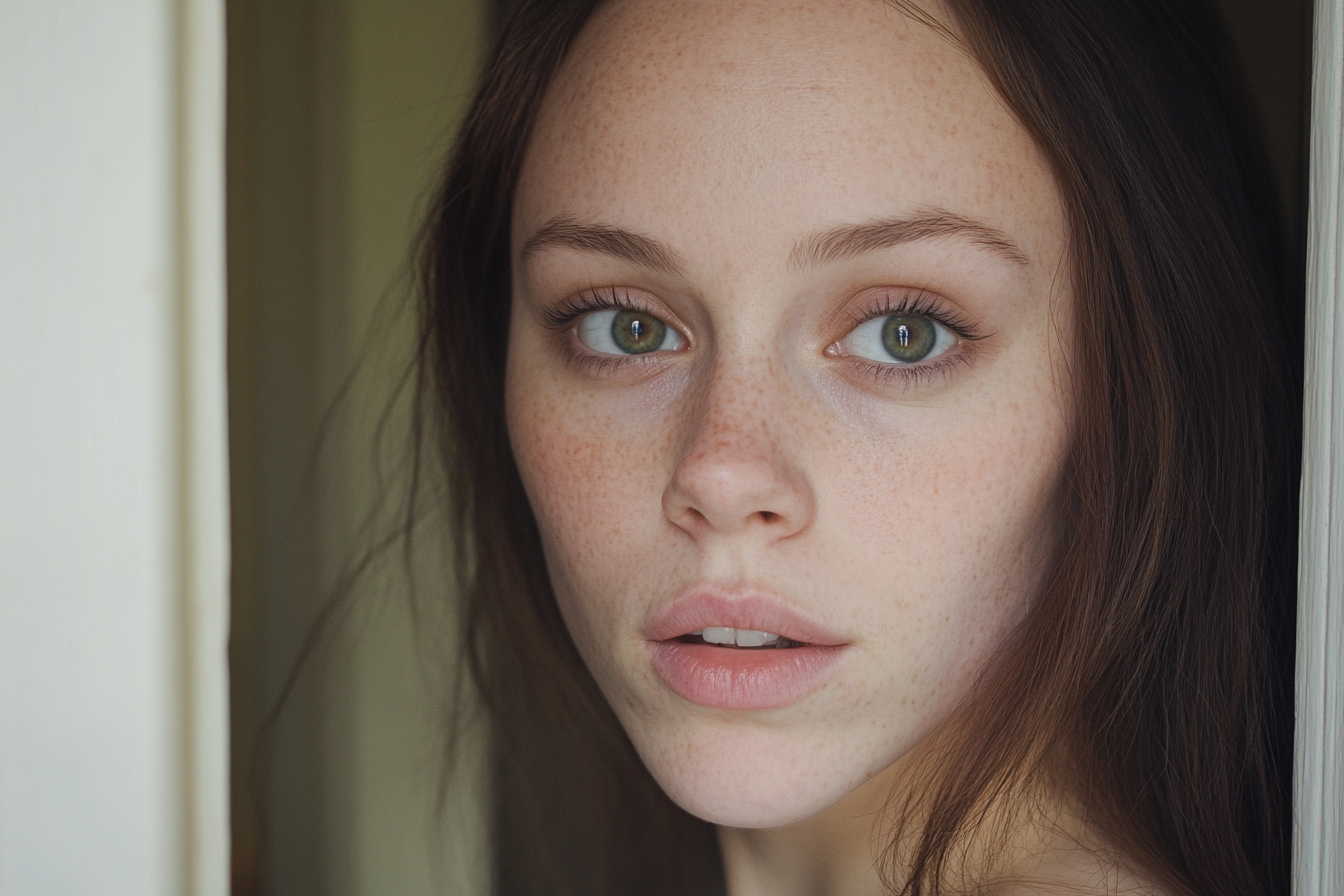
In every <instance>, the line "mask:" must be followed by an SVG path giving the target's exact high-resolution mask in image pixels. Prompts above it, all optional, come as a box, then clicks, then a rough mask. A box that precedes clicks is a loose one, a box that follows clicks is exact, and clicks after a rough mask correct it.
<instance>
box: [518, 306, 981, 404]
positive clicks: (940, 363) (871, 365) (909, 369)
mask: <svg viewBox="0 0 1344 896" xmlns="http://www.w3.org/2000/svg"><path fill="white" fill-rule="evenodd" d="M613 308H615V309H618V310H620V311H636V312H639V313H640V314H649V315H653V316H655V317H657V316H658V315H657V314H656V313H655V312H654V311H653V309H652V308H650V307H649V306H648V305H647V304H645V303H643V302H639V301H637V300H636V299H633V298H631V296H630V293H629V291H622V290H618V289H617V288H616V287H614V286H608V287H603V288H596V287H594V288H591V289H588V290H586V291H584V292H581V293H579V294H578V295H577V296H575V297H574V298H572V299H567V300H565V301H564V302H562V303H561V304H559V305H557V306H556V307H554V308H547V309H545V310H544V311H543V312H542V322H543V323H544V324H545V325H546V326H547V327H548V328H550V329H552V330H557V331H560V330H568V329H570V328H571V327H572V326H573V324H574V322H575V321H576V320H578V319H579V318H580V317H583V316H584V315H585V314H590V313H592V312H594V311H608V310H611V309H613ZM892 314H912V315H919V316H921V317H927V318H929V319H930V320H932V321H935V322H936V323H938V324H941V325H942V326H944V327H946V328H947V329H948V330H950V331H951V332H952V334H953V335H955V336H956V337H957V338H958V339H959V340H961V341H962V342H964V343H970V342H975V341H977V340H980V339H983V338H984V334H981V333H978V332H976V326H975V324H974V323H972V322H971V321H970V320H969V319H967V318H966V317H964V316H962V315H959V314H956V313H952V312H949V311H948V310H946V309H945V308H943V307H942V304H941V303H940V302H939V301H938V300H937V299H936V298H935V297H934V296H933V295H932V294H931V293H928V292H925V291H923V290H918V291H914V292H895V291H893V292H887V293H885V294H884V295H883V297H882V302H881V304H879V305H876V306H873V307H870V308H869V309H868V310H867V311H865V312H863V313H862V314H858V315H855V316H854V317H853V318H852V319H851V321H850V325H849V329H848V330H846V331H845V333H846V334H848V333H850V332H852V331H853V330H854V328H855V327H858V326H860V325H861V324H865V323H867V322H868V321H870V320H873V319H875V318H879V317H887V316H889V315H892ZM842 338H843V337H842ZM566 354H568V356H569V361H570V362H571V363H573V364H576V365H580V366H581V367H582V368H583V369H585V370H588V371H590V372H595V373H597V372H604V371H608V370H612V369H614V368H619V367H621V366H624V365H627V364H630V363H632V362H633V363H640V362H641V361H642V362H645V363H647V361H649V360H652V358H647V359H645V358H634V357H622V356H618V355H597V354H594V353H592V352H581V351H579V350H577V349H575V348H574V347H573V346H569V347H568V351H567V352H566ZM849 360H850V361H851V362H854V363H857V364H859V365H861V366H863V367H865V368H867V372H869V373H871V374H872V376H873V378H874V379H875V380H877V381H878V382H886V381H888V380H890V379H891V378H892V377H899V378H901V379H902V380H904V381H905V382H906V384H907V385H912V386H913V385H922V384H923V383H926V382H929V381H930V380H932V379H934V378H935V377H938V376H943V375H946V374H947V373H949V372H951V369H952V368H953V367H954V366H956V365H957V364H965V363H966V360H967V359H966V357H965V355H964V354H962V353H957V354H955V355H952V356H951V357H948V356H946V355H944V356H940V357H939V358H938V360H935V361H933V362H932V363H929V364H879V363H876V362H873V361H869V360H867V359H864V358H853V357H851V358H849Z"/></svg>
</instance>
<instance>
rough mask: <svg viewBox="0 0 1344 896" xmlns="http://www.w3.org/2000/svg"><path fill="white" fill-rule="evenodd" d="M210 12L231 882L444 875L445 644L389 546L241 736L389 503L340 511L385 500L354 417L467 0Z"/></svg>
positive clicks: (376, 395) (370, 422) (365, 409)
mask: <svg viewBox="0 0 1344 896" xmlns="http://www.w3.org/2000/svg"><path fill="white" fill-rule="evenodd" d="M228 14H229V23H228V24H229V44H230V45H229V71H230V80H229V140H228V144H229V145H228V150H229V153H228V169H229V170H228V174H229V286H230V387H231V395H230V416H231V420H230V424H231V454H232V459H233V486H232V497H233V502H234V524H233V539H234V555H235V562H234V569H233V574H234V586H233V608H234V609H233V638H232V646H231V656H232V683H233V699H232V711H233V755H234V764H233V770H234V785H233V805H234V837H235V866H234V873H235V877H236V879H237V881H238V884H239V885H240V886H239V889H238V891H237V892H260V891H261V890H260V888H261V886H262V885H263V883H264V884H265V886H266V891H267V892H273V893H283V894H286V896H288V894H306V893H311V894H318V893H323V894H326V893H332V894H352V896H353V894H365V893H368V894H374V893H378V894H386V893H396V894H418V893H429V892H436V893H443V892H466V891H468V890H469V889H470V884H471V879H473V875H474V874H477V873H478V872H479V871H480V870H481V868H480V865H481V863H480V862H479V861H478V860H474V859H472V858H466V859H464V858H462V857H461V856H460V855H459V853H460V849H461V848H462V847H461V845H462V844H463V843H466V844H467V847H468V848H469V849H471V848H474V847H471V844H472V843H473V842H474V841H473V840H472V839H471V837H466V838H464V837H462V836H461V835H460V833H461V830H462V828H463V824H462V823H461V822H460V821H459V822H457V823H451V822H452V819H454V818H460V817H461V816H459V815H453V814H451V813H450V816H449V821H450V823H449V824H448V828H449V829H448V830H445V826H444V825H442V824H438V825H436V824H435V823H433V822H432V817H431V816H432V815H433V805H434V797H435V795H436V789H435V788H436V787H437V784H438V779H437V776H438V773H439V769H440V766H441V764H442V763H441V759H440V749H439V730H440V729H439V728H438V716H437V714H436V712H437V710H436V708H435V707H436V700H437V698H436V697H434V696H432V694H433V693H435V692H434V690H433V689H432V688H429V687H426V685H425V676H424V675H423V674H422V672H426V671H428V672H429V673H430V674H431V676H432V674H433V673H434V671H435V670H434V666H435V665H436V663H438V662H440V661H441V660H443V659H444V658H442V657H439V658H437V659H436V658H435V657H433V656H427V657H426V666H425V668H424V669H422V668H421V666H420V665H418V663H419V657H421V656H422V654H419V653H417V651H416V645H415V644H414V643H413V640H412V636H411V631H410V625H409V621H408V620H409V617H408V614H407V612H406V604H405V602H404V600H403V599H402V598H403V595H402V593H401V592H402V591H404V583H403V581H402V579H401V578H400V577H399V576H398V575H397V574H396V566H395V560H396V558H395V557H393V558H392V562H390V563H387V562H384V563H380V564H375V565H374V567H373V569H372V570H371V572H370V574H369V575H368V576H365V577H364V578H363V579H362V580H360V582H359V583H357V587H356V588H355V591H354V594H353V596H352V602H351V604H350V607H351V609H350V611H349V613H348V614H344V615H343V616H342V618H341V619H338V620H337V621H338V623H339V625H337V626H335V627H333V629H332V631H331V636H330V637H328V638H325V639H324V640H323V641H321V643H319V645H318V648H317V649H315V650H313V651H312V652H311V655H310V661H309V662H307V663H306V664H305V665H304V666H303V667H302V669H303V671H302V673H301V674H300V676H299V677H298V679H297V680H296V682H295V685H294V687H293V690H292V693H291V695H290V698H289V700H288V701H287V702H286V704H285V707H284V709H283V710H282V712H281V713H280V714H279V715H278V717H277V719H276V721H275V722H274V724H273V725H272V726H271V727H270V728H269V729H267V731H268V735H267V738H266V739H265V740H263V741H262V744H263V747H265V749H263V750H262V751H261V752H258V751H257V750H256V748H255V745H256V744H257V737H258V731H259V730H261V725H262V721H263V717H264V715H265V713H266V712H267V711H268V708H269V707H271V706H273V705H274V704H275V702H276V700H277V699H278V698H279V695H280V694H281V691H282V689H283V687H284V684H285V681H286V678H287V676H288V675H289V672H290V670H291V669H292V668H293V667H294V663H295V661H296V658H297V657H298V656H299V654H300V652H301V650H302V649H303V644H304V639H305V637H306V636H307V634H308V633H309V632H310V631H311V630H312V626H313V624H314V620H315V619H316V618H317V616H318V613H319V612H320V610H321V608H322V606H324V604H325V602H326V601H327V600H328V599H329V598H330V596H331V594H332V589H333V587H335V586H336V584H338V582H339V579H340V574H341V570H342V569H343V568H344V566H345V565H346V564H348V563H349V562H351V561H352V560H354V559H357V558H358V557H359V556H360V553H361V551H363V550H364V549H365V547H366V546H367V544H368V542H369V540H370V538H371V537H373V536H374V534H376V531H380V530H379V527H384V528H385V527H386V525H388V522H389V519H390V517H389V515H388V514H387V513H383V514H382V515H381V516H379V517H378V519H377V521H376V522H375V524H374V529H373V530H365V529H362V528H361V526H362V524H363V523H364V522H365V521H366V519H368V517H369V515H370V513H372V512H373V509H374V507H375V503H376V498H377V496H379V495H387V496H390V500H389V501H388V502H387V506H386V507H385V508H384V510H387V509H388V508H391V507H394V506H395V503H396V502H395V498H396V494H397V490H396V478H395V475H394V476H393V477H392V480H391V481H390V482H389V483H385V484H381V485H380V484H379V482H378V477H377V475H376V474H375V469H374V465H375V462H376V458H381V460H382V462H383V463H385V464H388V465H391V464H393V463H395V460H396V459H397V457H398V456H399V455H398V450H399V448H400V443H399V442H398V441H397V439H396V438H395V437H394V438H392V439H391V440H389V441H388V442H386V443H385V444H384V448H383V449H382V450H380V451H379V450H375V448H374V447H373V440H374V429H375V424H376V421H377V419H378V417H379V415H380V414H381V413H382V411H383V410H384V408H385V407H387V405H388V402H389V401H390V399H391V396H392V394H393V392H394V389H395V383H396V381H397V375H398V373H399V372H400V370H401V369H402V365H404V363H405V360H406V358H407V351H408V346H409V344H410V335H411V329H410V317H409V315H407V314H405V313H404V312H405V311H406V306H405V300H406V296H407V294H408V293H407V285H408V281H407V279H406V276H405V275H406V262H407V259H408V252H409V247H410V245H411V240H412V235H413V232H414V229H415V222H416V218H417V215H418V213H419V208H420V204H421V202H422V200H423V199H424V198H425V195H426V190H427V189H428V186H429V185H430V184H431V183H432V181H433V179H434V175H435V172H436V169H437V167H438V165H439V164H440V160H441V158H442V156H443V153H444V151H445V149H446V147H447V143H448V140H449V138H450V136H451V129H452V126H453V124H454V123H455V122H456V121H457V119H458V117H459V115H460V113H461V109H462V104H463V102H464V100H465V98H466V96H467V93H468V92H469V89H470V86H471V83H472V79H473V78H474V76H475V73H476V69H477V65H478V61H479V57H480V54H481V52H482V49H483V45H484V41H485V39H486V35H487V32H488V30H489V16H488V13H487V4H486V3H485V2H484V0H451V2H447V0H442V2H429V0H339V2H331V0H326V2H323V0H232V2H230V4H229V7H228ZM348 377H352V378H350V379H347V378H348ZM343 386H348V388H345V389H344V391H342V389H343ZM398 420H404V417H399V416H397V415H394V416H393V418H392V424H391V426H390V427H389V432H391V433H393V434H394V435H395V433H396V432H398V431H399V424H398ZM433 559H434V558H433V557H430V558H428V561H429V562H430V565H432V560H433ZM258 756H264V757H268V759H267V762H266V763H265V764H261V763H258V762H257V761H256V757H258ZM466 817H468V818H470V817H471V816H470V813H468V815H467V816H466ZM466 827H468V828H469V829H472V830H474V829H475V828H476V827H477V825H476V824H475V823H474V820H473V823H470V824H468V825H466ZM464 887H466V888H468V889H467V890H464V889H463V888H464Z"/></svg>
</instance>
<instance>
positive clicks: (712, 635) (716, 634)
mask: <svg viewBox="0 0 1344 896" xmlns="http://www.w3.org/2000/svg"><path fill="white" fill-rule="evenodd" d="M700 637H702V638H704V639H705V642H706V643H707V644H732V643H733V642H734V641H735V640H736V638H737V629H735V628H721V627H719V626H712V625H710V626H706V627H705V628H703V629H702V630H701V631H700Z"/></svg>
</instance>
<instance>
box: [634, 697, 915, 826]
mask: <svg viewBox="0 0 1344 896" xmlns="http://www.w3.org/2000/svg"><path fill="white" fill-rule="evenodd" d="M661 734H666V736H660V735H661ZM631 735H632V740H633V741H634V744H635V748H636V750H638V751H639V754H640V757H641V758H642V759H643V760H644V764H645V765H646V766H647V767H648V769H649V772H650V773H651V774H652V775H653V777H654V780H656V781H657V782H658V784H659V786H661V787H662V788H663V791H664V792H665V793H667V795H668V796H669V797H670V798H671V799H672V801H673V802H675V803H676V804H677V805H678V806H680V807H681V808H682V809H685V810H686V811H687V812H689V813H690V814H691V815H694V816H696V817H697V818H700V819H703V820H704V821H708V822H710V823H711V824H716V825H722V826H724V827H735V828H778V827H785V826H788V825H792V824H796V823H798V822H801V821H805V820H807V819H809V818H811V817H813V816H815V815H817V814H818V813H821V812H823V811H825V810H826V809H828V808H830V807H831V806H833V805H835V804H836V803H838V802H839V801H840V800H842V799H844V797H845V796H847V795H848V794H849V793H850V792H851V791H853V790H854V789H855V788H857V787H859V786H860V785H861V784H863V783H864V782H865V781H867V780H868V779H869V778H871V777H872V776H873V775H874V774H876V773H877V772H878V771H881V770H882V769H883V768H885V767H887V766H888V765H890V763H891V762H892V761H894V759H895V758H896V757H894V756H881V757H878V756H873V757H865V756H863V754H864V753H865V752H866V751H865V750H863V748H862V747H861V746H860V747H858V749H856V748H855V747H856V745H854V744H848V743H846V742H845V739H844V738H843V737H836V736H835V735H834V733H833V732H832V733H831V736H830V737H829V738H828V737H826V736H825V734H822V735H821V736H808V735H806V734H802V733H800V732H798V731H796V730H790V729H789V728H787V727H781V728H775V729H770V728H765V727H764V726H761V727H756V726H754V725H753V724H752V722H751V721H744V722H743V723H741V724H732V723H719V724H717V725H716V724H713V723H711V724H700V725H696V724H694V723H692V724H691V725H687V726H680V729H679V730H677V731H667V732H660V731H657V730H654V731H644V732H636V731H632V732H631ZM827 741H829V742H827ZM877 746H878V745H876V744H874V745H870V748H872V747H877ZM865 759H868V760H869V761H865Z"/></svg>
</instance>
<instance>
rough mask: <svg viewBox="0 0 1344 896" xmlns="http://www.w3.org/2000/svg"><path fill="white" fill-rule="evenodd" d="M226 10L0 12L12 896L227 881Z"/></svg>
mask: <svg viewBox="0 0 1344 896" xmlns="http://www.w3.org/2000/svg"><path fill="white" fill-rule="evenodd" d="M223 41H224V28H223V9H222V0H118V2H116V3H108V2H106V0H0V896H34V894H67V893H69V894H84V893H98V894H100V896H177V894H186V896H223V894H225V893H227V892H228V888H229V881H228V825H227V808H228V803H227V773H228V763H227V743H228V737H227V700H226V698H225V694H226V688H227V678H226V668H227V666H226V652H225V650H226V638H227V631H226V624H227V612H228V543H227V535H228V508H227V504H226V498H227V487H226V486H227V471H226V467H225V463H226V441H225V413H224V412H225V395H224V387H225V370H224V344H225V343H224V340H225V330H224V274H223V271H224V263H223V258H224V254H223V253H224V241H223V214H224V202H223V176H224V166H223V114H224V98H223Z"/></svg>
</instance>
